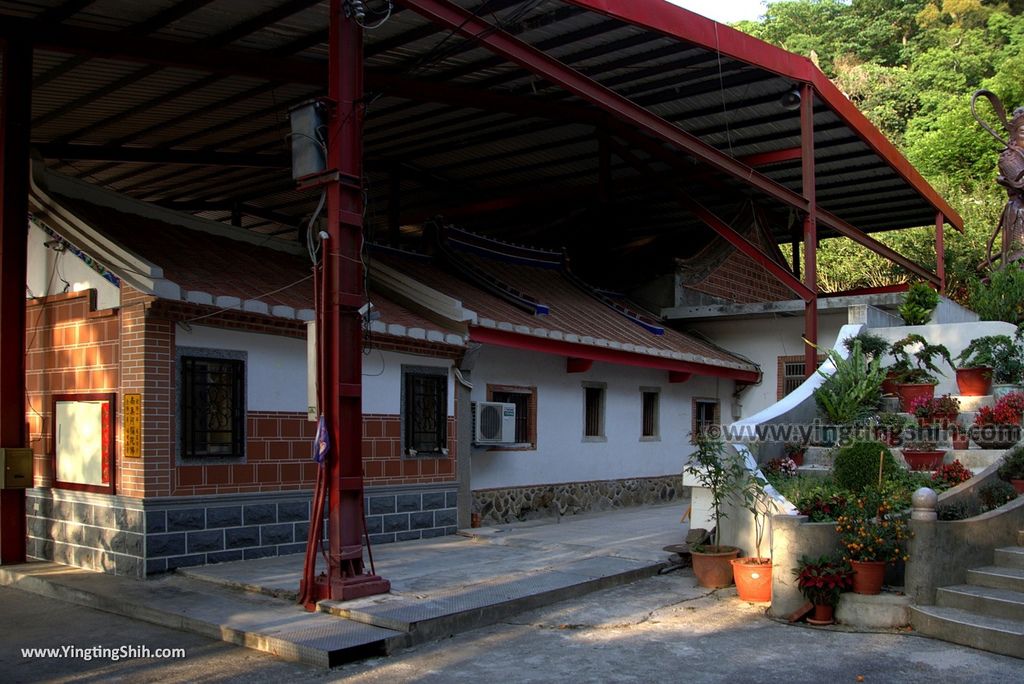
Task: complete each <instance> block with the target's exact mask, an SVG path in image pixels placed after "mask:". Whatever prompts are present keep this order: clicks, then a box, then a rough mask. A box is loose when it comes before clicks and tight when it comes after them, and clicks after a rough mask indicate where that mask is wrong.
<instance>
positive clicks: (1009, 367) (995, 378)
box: [965, 326, 1024, 401]
mask: <svg viewBox="0 0 1024 684" xmlns="http://www.w3.org/2000/svg"><path fill="white" fill-rule="evenodd" d="M1022 334H1024V332H1022V328H1021V326H1018V327H1017V332H1016V333H1014V336H1013V337H1012V338H1011V337H1010V336H1009V335H989V336H986V337H980V338H978V341H983V342H981V344H982V345H983V346H984V347H987V348H988V350H989V352H990V354H991V362H992V390H991V392H992V396H993V397H994V398H995V399H996V401H998V400H999V399H1002V398H1003V397H1004V396H1006V395H1007V394H1010V393H1011V392H1019V391H1021V390H1024V386H1022V385H1021V379H1022V378H1024V354H1022V352H1021V336H1022ZM972 344H973V343H972ZM968 349H970V346H968ZM965 351H966V350H965Z"/></svg>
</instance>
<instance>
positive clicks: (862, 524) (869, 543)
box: [836, 493, 909, 562]
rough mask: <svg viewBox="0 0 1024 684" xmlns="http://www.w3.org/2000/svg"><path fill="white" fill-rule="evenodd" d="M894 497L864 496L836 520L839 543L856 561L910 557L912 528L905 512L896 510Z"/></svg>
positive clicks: (905, 558) (895, 559)
mask: <svg viewBox="0 0 1024 684" xmlns="http://www.w3.org/2000/svg"><path fill="white" fill-rule="evenodd" d="M893 504H894V501H893V500H892V498H891V497H889V496H885V495H880V494H878V493H873V494H869V495H866V496H862V497H860V498H858V499H857V500H856V501H854V502H853V503H852V504H851V505H850V506H849V507H847V509H846V511H845V512H844V513H843V514H842V515H840V516H839V518H838V519H836V532H838V533H839V543H840V544H842V546H843V548H845V549H846V557H847V558H849V559H850V560H855V561H890V562H891V561H897V560H900V559H903V560H907V557H906V556H905V555H904V554H905V552H904V547H905V542H906V540H907V538H908V537H909V530H908V527H907V517H906V514H905V513H903V512H900V511H898V510H896V508H895V506H894V505H893Z"/></svg>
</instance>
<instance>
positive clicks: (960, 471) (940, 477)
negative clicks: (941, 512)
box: [932, 460, 974, 492]
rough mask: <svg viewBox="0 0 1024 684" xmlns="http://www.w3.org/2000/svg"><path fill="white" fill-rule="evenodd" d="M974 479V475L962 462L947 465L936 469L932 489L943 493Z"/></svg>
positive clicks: (933, 474)
mask: <svg viewBox="0 0 1024 684" xmlns="http://www.w3.org/2000/svg"><path fill="white" fill-rule="evenodd" d="M972 477H974V473H972V472H971V471H970V470H968V469H967V468H965V467H964V464H963V463H961V462H960V461H958V460H957V461H953V462H952V463H946V464H945V465H941V466H939V467H938V468H936V470H935V472H934V473H932V489H934V490H936V491H940V492H941V491H943V490H946V489H949V488H950V487H956V486H957V485H958V484H962V483H964V482H967V481H968V480H970V479H971V478H972Z"/></svg>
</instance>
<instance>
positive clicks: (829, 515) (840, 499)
mask: <svg viewBox="0 0 1024 684" xmlns="http://www.w3.org/2000/svg"><path fill="white" fill-rule="evenodd" d="M794 505H795V506H796V509H797V511H799V512H800V515H806V516H807V517H808V519H809V521H810V522H831V521H833V520H835V519H836V518H838V517H839V514H840V513H842V512H843V510H844V509H845V508H846V497H845V496H843V495H842V494H840V493H838V492H821V491H814V492H810V493H809V494H805V495H804V496H801V497H799V498H797V500H796V501H795V502H794Z"/></svg>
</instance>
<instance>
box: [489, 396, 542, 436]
mask: <svg viewBox="0 0 1024 684" xmlns="http://www.w3.org/2000/svg"><path fill="white" fill-rule="evenodd" d="M531 398H532V394H531V393H530V392H529V391H502V390H494V391H493V392H491V401H501V402H504V403H507V404H515V405H516V443H517V444H530V443H531V442H532V441H533V440H532V439H531V437H530V425H531V421H532V420H533V416H532V415H531V411H530V403H531V402H530V399H531Z"/></svg>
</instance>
